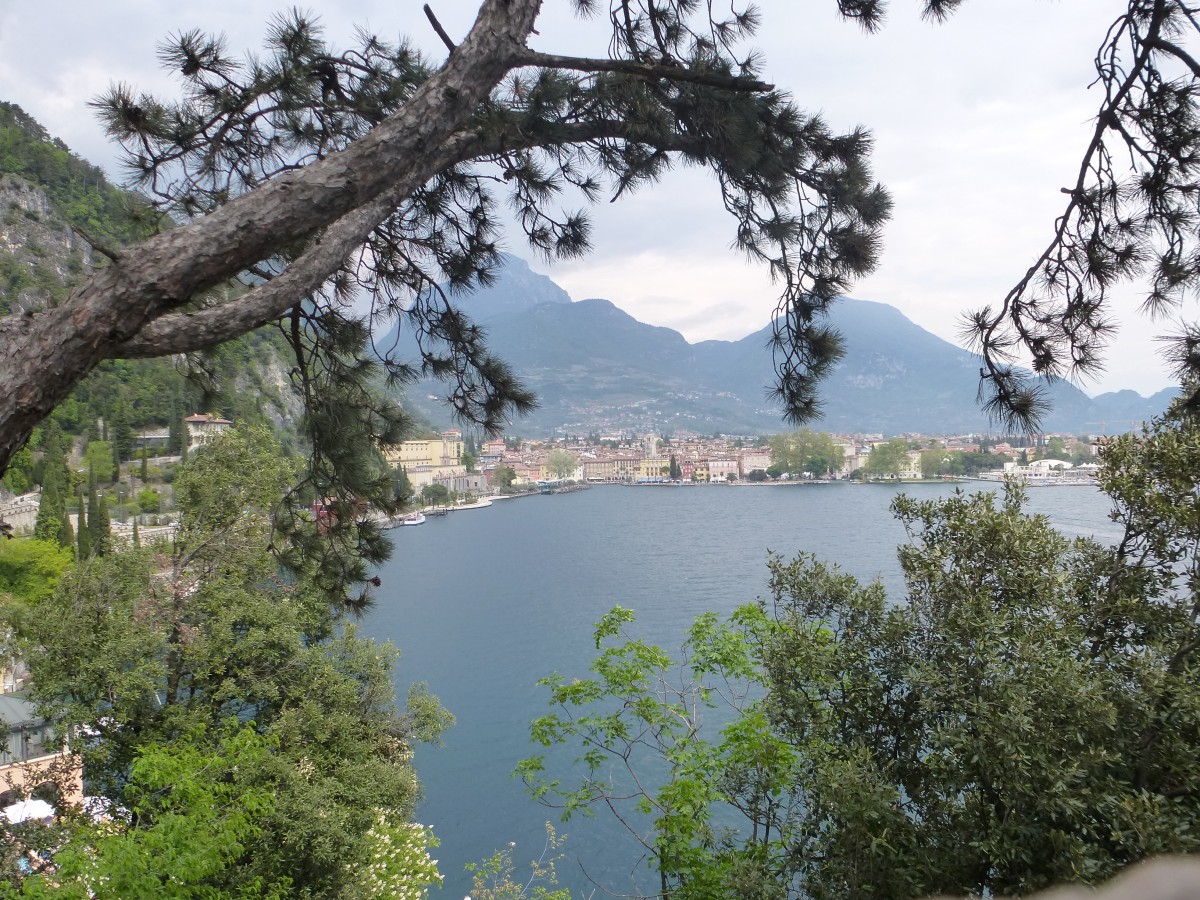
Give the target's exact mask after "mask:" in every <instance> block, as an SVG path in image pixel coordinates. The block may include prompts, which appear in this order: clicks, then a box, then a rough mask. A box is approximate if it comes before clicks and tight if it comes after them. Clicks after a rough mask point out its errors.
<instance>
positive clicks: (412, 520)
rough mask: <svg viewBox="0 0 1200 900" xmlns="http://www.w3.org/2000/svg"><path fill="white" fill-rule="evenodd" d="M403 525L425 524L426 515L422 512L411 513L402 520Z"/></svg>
mask: <svg viewBox="0 0 1200 900" xmlns="http://www.w3.org/2000/svg"><path fill="white" fill-rule="evenodd" d="M400 524H401V525H424V524H425V516H424V514H422V513H419V512H415V513H409V514H408V515H407V516H404V517H403V518H402V519H401V520H400Z"/></svg>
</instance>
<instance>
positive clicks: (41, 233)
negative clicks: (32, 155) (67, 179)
mask: <svg viewBox="0 0 1200 900" xmlns="http://www.w3.org/2000/svg"><path fill="white" fill-rule="evenodd" d="M92 264H93V256H92V248H91V246H90V245H89V244H88V243H87V242H86V241H84V240H83V239H82V238H80V237H79V236H78V235H77V234H76V233H75V232H74V231H73V230H72V229H71V228H70V226H68V225H67V224H66V223H65V222H64V221H63V220H62V219H61V218H60V217H59V216H58V215H57V213H56V212H55V211H54V207H53V205H52V203H51V200H50V197H49V196H48V195H47V194H46V192H45V191H44V190H42V189H41V188H38V187H36V186H34V185H32V184H30V183H29V182H28V181H26V180H25V179H23V178H20V177H18V176H16V175H11V174H3V175H0V313H3V312H7V311H8V310H10V309H11V310H20V311H25V310H33V309H39V308H44V307H45V306H48V305H52V304H54V303H56V302H58V301H60V300H62V299H64V298H65V297H66V296H67V294H68V293H69V292H70V289H71V287H72V286H73V285H74V284H76V283H77V282H78V280H79V279H80V278H82V277H83V274H84V273H85V272H86V271H87V270H88V269H89V268H90V267H91V265H92Z"/></svg>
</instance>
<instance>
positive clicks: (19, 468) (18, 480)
mask: <svg viewBox="0 0 1200 900" xmlns="http://www.w3.org/2000/svg"><path fill="white" fill-rule="evenodd" d="M4 487H5V488H7V489H8V490H10V491H12V492H13V493H14V494H24V493H26V492H27V491H29V490H30V489H31V488H32V487H33V454H32V453H30V452H29V448H28V447H26V448H25V449H23V450H22V451H21V452H20V453H18V454H17V455H16V456H14V457H13V461H12V464H11V465H9V467H8V471H7V472H5V473H4Z"/></svg>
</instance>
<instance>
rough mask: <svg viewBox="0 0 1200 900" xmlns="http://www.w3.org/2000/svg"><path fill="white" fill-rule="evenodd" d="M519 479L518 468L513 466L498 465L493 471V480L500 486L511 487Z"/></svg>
mask: <svg viewBox="0 0 1200 900" xmlns="http://www.w3.org/2000/svg"><path fill="white" fill-rule="evenodd" d="M516 479H517V473H516V470H515V469H513V467H512V466H496V468H495V470H494V471H493V472H492V481H493V483H494V484H495V485H496V487H498V488H501V489H503V488H510V487H512V485H513V482H514V481H516Z"/></svg>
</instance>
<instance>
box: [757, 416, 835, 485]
mask: <svg viewBox="0 0 1200 900" xmlns="http://www.w3.org/2000/svg"><path fill="white" fill-rule="evenodd" d="M768 446H769V447H770V449H771V469H770V470H768V471H771V470H775V471H776V473H777V474H775V475H774V477H776V478H778V477H779V475H781V474H782V473H784V472H790V473H791V474H792V475H799V474H801V473H802V472H808V473H810V474H812V475H818V476H820V475H825V474H827V473H829V472H836V471H837V470H838V469H839V468H840V467H841V465H842V458H843V454H842V451H841V449H840V448H839V447H838V446H837V445H836V444H835V443H834V442H833V436H832V435H830V434H829V433H828V432H824V431H812V430H811V429H809V428H803V429H801V430H799V431H793V432H791V433H790V434H773V435H771V437H770V439H769V441H768Z"/></svg>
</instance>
